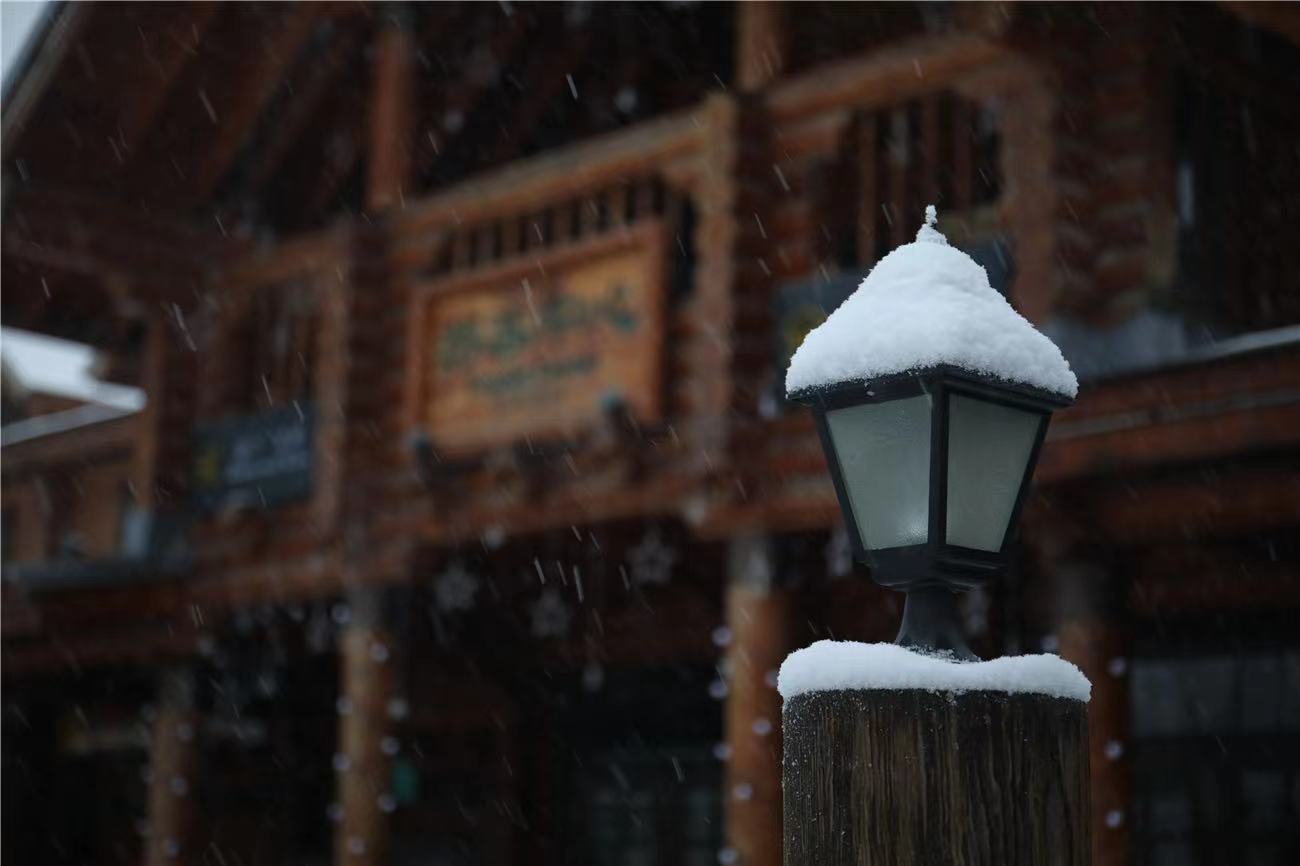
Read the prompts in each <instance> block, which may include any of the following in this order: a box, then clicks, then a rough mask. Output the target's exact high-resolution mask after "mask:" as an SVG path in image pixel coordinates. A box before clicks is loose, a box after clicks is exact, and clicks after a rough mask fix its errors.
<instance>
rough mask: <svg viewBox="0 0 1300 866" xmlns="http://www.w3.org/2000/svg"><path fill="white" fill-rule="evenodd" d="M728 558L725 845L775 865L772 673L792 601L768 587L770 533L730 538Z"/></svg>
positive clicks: (777, 826)
mask: <svg viewBox="0 0 1300 866" xmlns="http://www.w3.org/2000/svg"><path fill="white" fill-rule="evenodd" d="M729 559H730V561H729V565H728V571H729V580H728V584H729V585H728V587H727V627H728V628H729V629H730V630H731V644H730V647H729V650H728V653H727V658H728V662H729V664H728V666H729V668H730V686H729V689H728V698H727V713H726V735H727V745H728V747H729V751H730V755H731V757H730V759H729V761H728V763H727V772H726V790H725V791H724V793H723V796H724V798H725V799H724V802H725V803H726V816H727V846H728V848H729V849H730V850H731V851H734V852H735V854H736V861H735V862H736V863H738V864H743V866H780V863H781V857H780V855H781V787H780V783H781V743H780V732H779V726H778V724H777V721H778V719H779V718H780V715H781V698H780V695H778V694H777V691H776V687H775V683H774V682H773V681H772V674H773V673H774V672H775V671H776V669H777V668H778V667H780V664H781V659H782V658H784V657H785V653H786V650H787V649H788V647H789V642H788V627H787V620H788V606H789V601H788V598H787V595H786V594H785V593H784V592H781V591H780V590H777V589H774V588H773V568H772V563H771V551H770V550H769V545H768V543H767V539H765V538H762V537H758V536H743V537H741V538H738V539H736V540H734V541H733V542H732V545H731V551H730V555H729Z"/></svg>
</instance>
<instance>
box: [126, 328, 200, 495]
mask: <svg viewBox="0 0 1300 866" xmlns="http://www.w3.org/2000/svg"><path fill="white" fill-rule="evenodd" d="M184 321H185V317H184V314H183V313H181V312H179V308H173V311H172V312H163V311H161V310H160V311H156V312H153V313H151V314H150V316H149V318H148V320H147V324H146V328H147V332H146V334H147V336H146V342H145V350H144V370H143V376H142V381H141V386H142V387H143V389H144V392H145V395H146V397H147V402H146V403H145V406H144V408H143V409H142V410H141V412H140V421H139V428H138V429H139V438H138V440H137V443H136V447H135V449H134V455H133V458H132V467H131V488H132V492H133V493H134V495H135V499H136V503H137V505H138V506H139V507H140V508H143V509H148V510H153V511H158V510H162V509H165V508H168V507H180V506H181V505H183V502H182V501H181V494H183V492H184V490H185V486H186V484H187V483H188V478H189V473H190V462H189V459H190V454H189V449H190V440H191V438H192V431H191V425H192V424H193V419H194V409H195V396H196V393H197V389H196V388H195V387H194V384H195V379H196V376H195V371H196V369H197V362H196V357H197V352H196V349H195V347H194V344H193V342H192V338H191V337H190V335H189V332H188V331H187V330H185V326H184V325H183V323H184Z"/></svg>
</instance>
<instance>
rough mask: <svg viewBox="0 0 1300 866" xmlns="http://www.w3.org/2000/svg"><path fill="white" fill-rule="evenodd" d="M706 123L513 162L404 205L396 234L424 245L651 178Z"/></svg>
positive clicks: (694, 144) (679, 117)
mask: <svg viewBox="0 0 1300 866" xmlns="http://www.w3.org/2000/svg"><path fill="white" fill-rule="evenodd" d="M566 98H567V97H566ZM704 123H705V118H704V117H703V114H702V112H701V111H700V110H699V109H690V110H686V111H682V112H678V113H675V114H669V115H665V116H663V117H660V118H656V119H654V120H650V121H646V122H644V123H640V124H637V125H635V126H632V127H629V128H628V129H624V130H619V131H618V132H612V133H608V134H606V135H601V136H596V137H593V138H589V139H587V140H585V141H582V142H578V143H575V144H572V145H569V146H567V147H564V148H560V149H557V150H554V151H548V152H546V153H543V154H538V155H537V156H533V157H529V158H527V159H522V160H517V161H515V162H513V163H511V164H510V165H507V166H503V167H501V168H499V169H496V170H493V171H490V172H486V173H485V174H483V175H482V176H480V177H476V178H473V179H470V180H466V181H464V182H463V183H459V184H457V185H455V186H453V187H450V188H448V189H446V190H445V191H442V192H439V193H436V194H434V195H431V196H427V197H424V198H421V199H420V201H419V202H418V203H412V202H408V203H407V210H406V214H405V217H404V219H403V220H402V224H401V226H400V229H401V230H402V232H403V234H404V235H408V236H409V237H410V238H411V240H412V242H416V243H423V242H425V241H426V239H427V235H428V233H429V230H430V229H432V228H436V227H440V226H446V225H451V224H455V223H457V222H475V221H478V220H482V219H488V218H491V217H496V216H501V215H505V214H512V215H513V214H517V213H519V212H526V211H528V210H530V209H532V208H537V207H541V206H544V205H550V204H555V203H556V200H557V199H565V198H570V197H573V196H576V195H579V194H581V193H583V192H586V191H589V190H594V189H596V188H598V187H599V186H601V185H602V184H606V183H609V182H611V181H614V180H619V179H623V178H626V177H628V176H630V175H638V174H642V175H643V174H646V173H649V172H651V171H653V170H654V169H655V167H656V166H658V165H661V164H663V163H666V162H668V161H669V160H671V159H673V158H675V157H678V156H683V155H687V154H691V153H693V152H696V151H697V150H698V148H699V147H700V145H701V144H702V143H703V140H704V138H705V133H704V130H703V128H702V127H703V126H704Z"/></svg>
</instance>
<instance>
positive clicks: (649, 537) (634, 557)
mask: <svg viewBox="0 0 1300 866" xmlns="http://www.w3.org/2000/svg"><path fill="white" fill-rule="evenodd" d="M627 560H628V562H627V564H628V567H629V569H630V570H631V572H632V582H633V583H635V584H636V585H637V586H649V585H651V584H660V585H662V584H665V583H668V581H669V580H671V579H672V576H673V566H674V565H675V564H676V563H677V551H676V550H674V549H673V548H671V547H669V546H668V545H667V544H665V543H664V540H663V538H662V537H661V536H660V534H659V530H658V529H651V530H650V531H649V532H647V533H646V534H645V537H644V538H642V539H641V542H640V543H639V544H637V546H636V547H634V548H632V549H631V550H630V551H628V556H627Z"/></svg>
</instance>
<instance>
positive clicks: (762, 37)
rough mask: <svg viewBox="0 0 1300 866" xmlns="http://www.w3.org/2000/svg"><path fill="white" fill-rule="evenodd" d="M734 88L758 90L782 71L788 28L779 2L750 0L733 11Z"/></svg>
mask: <svg viewBox="0 0 1300 866" xmlns="http://www.w3.org/2000/svg"><path fill="white" fill-rule="evenodd" d="M736 15H737V22H736V86H737V87H739V88H740V89H741V90H760V89H762V88H763V87H765V86H767V85H768V84H770V83H772V82H773V81H776V80H777V79H779V78H780V77H781V73H782V72H784V71H785V67H786V62H787V54H788V53H789V47H788V41H789V40H788V35H787V34H788V33H789V28H788V27H787V25H786V4H785V2H782V0H751V2H748V3H741V4H739V5H738V6H737V7H736Z"/></svg>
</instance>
